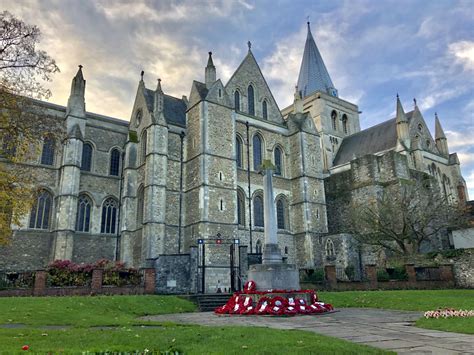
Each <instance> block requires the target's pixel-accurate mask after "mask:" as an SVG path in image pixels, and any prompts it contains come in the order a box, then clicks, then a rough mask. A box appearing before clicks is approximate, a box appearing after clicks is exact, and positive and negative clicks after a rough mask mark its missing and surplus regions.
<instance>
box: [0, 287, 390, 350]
mask: <svg viewBox="0 0 474 355" xmlns="http://www.w3.org/2000/svg"><path fill="white" fill-rule="evenodd" d="M194 310H195V306H194V305H193V304H192V303H190V302H188V301H186V300H183V299H179V298H177V297H172V296H113V297H112V296H110V297H44V298H43V297H41V298H40V297H38V298H26V297H25V298H0V324H8V323H10V324H12V323H21V324H26V325H27V327H26V328H14V329H11V328H0V353H1V354H4V353H5V354H11V353H21V352H22V351H21V347H22V346H23V345H29V346H30V351H31V352H33V353H48V352H52V353H81V352H83V351H90V352H92V353H93V352H102V351H128V352H133V351H137V350H139V351H142V352H143V351H144V349H149V350H150V351H156V352H158V353H159V351H171V350H177V351H179V352H185V353H186V354H240V353H249V354H311V353H318V354H324V353H338V354H339V353H345V354H359V353H366V354H386V353H387V352H384V351H382V350H378V349H374V348H370V347H367V346H363V345H359V344H354V343H350V342H347V341H344V340H340V339H335V338H330V337H326V336H322V335H318V334H314V333H310V332H306V331H297V330H275V329H268V328H255V327H207V326H199V325H176V324H172V323H166V324H165V323H163V324H160V323H157V322H146V321H139V320H137V317H140V316H144V315H148V314H165V313H175V312H186V311H188V312H189V311H194ZM143 324H150V325H151V324H153V325H154V327H152V328H151V327H146V326H143ZM47 325H64V326H68V328H66V329H54V330H52V329H46V328H44V326H47ZM101 327H105V328H101ZM23 353H24V352H23Z"/></svg>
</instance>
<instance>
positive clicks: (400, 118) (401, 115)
mask: <svg viewBox="0 0 474 355" xmlns="http://www.w3.org/2000/svg"><path fill="white" fill-rule="evenodd" d="M396 117H397V120H396V121H397V123H402V122H408V120H407V117H406V115H405V111H404V110H403V106H402V103H401V102H400V97H399V96H398V94H397V116H396Z"/></svg>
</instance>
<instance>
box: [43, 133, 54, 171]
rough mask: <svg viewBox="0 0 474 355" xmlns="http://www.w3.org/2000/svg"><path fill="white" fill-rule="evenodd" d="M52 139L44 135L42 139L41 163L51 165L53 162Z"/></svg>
mask: <svg viewBox="0 0 474 355" xmlns="http://www.w3.org/2000/svg"><path fill="white" fill-rule="evenodd" d="M54 145H55V142H54V139H53V138H51V137H45V138H44V141H43V151H42V152H41V164H44V165H53V162H54Z"/></svg>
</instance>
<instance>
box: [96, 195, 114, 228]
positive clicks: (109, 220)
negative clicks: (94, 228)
mask: <svg viewBox="0 0 474 355" xmlns="http://www.w3.org/2000/svg"><path fill="white" fill-rule="evenodd" d="M117 210H118V204H117V201H116V200H115V199H113V198H108V199H107V200H105V201H104V204H103V205H102V220H101V222H100V232H101V233H105V234H115V228H116V223H117Z"/></svg>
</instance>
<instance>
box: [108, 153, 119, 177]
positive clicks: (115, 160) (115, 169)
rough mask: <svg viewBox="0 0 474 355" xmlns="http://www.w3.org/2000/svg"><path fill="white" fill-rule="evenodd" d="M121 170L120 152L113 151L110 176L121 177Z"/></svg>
mask: <svg viewBox="0 0 474 355" xmlns="http://www.w3.org/2000/svg"><path fill="white" fill-rule="evenodd" d="M119 170H120V151H119V150H118V149H113V150H112V152H111V153H110V175H113V176H119Z"/></svg>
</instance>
